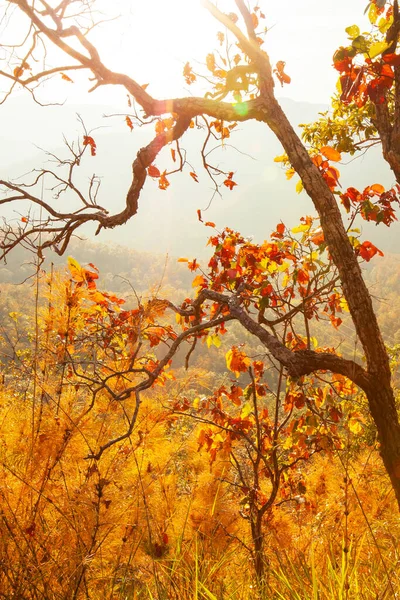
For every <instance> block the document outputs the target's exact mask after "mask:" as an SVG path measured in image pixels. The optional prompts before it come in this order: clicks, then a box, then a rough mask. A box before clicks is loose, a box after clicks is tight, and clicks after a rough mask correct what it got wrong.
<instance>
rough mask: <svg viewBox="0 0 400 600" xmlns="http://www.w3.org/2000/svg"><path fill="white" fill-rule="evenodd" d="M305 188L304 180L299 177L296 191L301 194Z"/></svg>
mask: <svg viewBox="0 0 400 600" xmlns="http://www.w3.org/2000/svg"><path fill="white" fill-rule="evenodd" d="M303 190H304V186H303V182H302V180H301V179H299V181H298V182H297V183H296V192H297V193H298V194H301V192H302V191H303Z"/></svg>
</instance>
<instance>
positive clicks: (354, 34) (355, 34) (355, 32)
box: [345, 25, 360, 40]
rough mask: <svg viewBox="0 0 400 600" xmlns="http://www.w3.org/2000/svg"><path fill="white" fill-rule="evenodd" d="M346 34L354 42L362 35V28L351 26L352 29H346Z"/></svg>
mask: <svg viewBox="0 0 400 600" xmlns="http://www.w3.org/2000/svg"><path fill="white" fill-rule="evenodd" d="M345 32H346V33H347V35H348V36H349V38H350V39H351V40H354V39H355V38H356V37H358V36H359V35H360V28H359V27H358V25H351V26H350V27H346V29H345Z"/></svg>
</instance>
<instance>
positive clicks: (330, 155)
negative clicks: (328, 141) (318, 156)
mask: <svg viewBox="0 0 400 600" xmlns="http://www.w3.org/2000/svg"><path fill="white" fill-rule="evenodd" d="M320 152H321V153H322V154H323V155H324V156H325V158H327V159H328V160H333V161H334V162H338V161H339V160H342V156H341V154H340V152H338V151H337V150H335V148H331V147H330V146H324V147H323V148H321V149H320Z"/></svg>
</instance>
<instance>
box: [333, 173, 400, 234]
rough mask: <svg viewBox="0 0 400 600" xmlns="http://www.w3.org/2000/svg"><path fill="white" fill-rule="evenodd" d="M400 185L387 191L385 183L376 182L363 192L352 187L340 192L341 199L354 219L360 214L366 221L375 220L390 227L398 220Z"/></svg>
mask: <svg viewBox="0 0 400 600" xmlns="http://www.w3.org/2000/svg"><path fill="white" fill-rule="evenodd" d="M399 192H400V186H399V184H396V185H395V186H394V187H393V188H392V189H390V190H387V191H385V188H384V187H383V185H380V184H379V183H375V184H373V185H369V186H367V187H366V188H365V189H364V190H363V192H359V191H358V190H357V189H356V188H354V187H350V188H347V190H346V191H345V192H344V193H343V194H340V200H341V202H342V204H343V206H344V207H345V209H346V211H347V212H348V213H349V212H350V210H351V209H353V212H352V219H354V217H355V215H356V214H358V213H359V214H360V215H361V216H362V218H363V219H365V221H374V222H375V223H376V224H377V225H378V224H379V223H384V224H385V225H387V226H388V227H390V225H391V224H392V223H393V221H397V217H396V212H395V208H394V207H395V205H396V204H399Z"/></svg>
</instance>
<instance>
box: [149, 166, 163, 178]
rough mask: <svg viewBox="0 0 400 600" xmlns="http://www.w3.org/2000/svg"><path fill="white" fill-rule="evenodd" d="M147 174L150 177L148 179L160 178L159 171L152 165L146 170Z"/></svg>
mask: <svg viewBox="0 0 400 600" xmlns="http://www.w3.org/2000/svg"><path fill="white" fill-rule="evenodd" d="M147 172H148V174H149V175H150V177H161V173H160V171H159V170H158V169H157V167H155V166H154V165H150V166H149V168H148V169H147Z"/></svg>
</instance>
